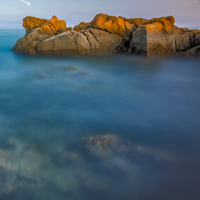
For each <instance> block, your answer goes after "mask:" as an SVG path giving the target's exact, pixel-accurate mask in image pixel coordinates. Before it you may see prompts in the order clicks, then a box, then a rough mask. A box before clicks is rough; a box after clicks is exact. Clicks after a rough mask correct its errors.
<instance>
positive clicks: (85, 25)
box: [74, 22, 91, 31]
mask: <svg viewBox="0 0 200 200" xmlns="http://www.w3.org/2000/svg"><path fill="white" fill-rule="evenodd" d="M89 28H91V23H85V22H81V23H80V24H79V25H76V26H75V27H74V30H75V31H81V30H87V29H89Z"/></svg>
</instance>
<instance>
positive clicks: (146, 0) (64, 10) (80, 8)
mask: <svg viewBox="0 0 200 200" xmlns="http://www.w3.org/2000/svg"><path fill="white" fill-rule="evenodd" d="M23 1H24V0H0V2H1V3H0V28H22V25H21V24H22V19H23V18H24V17H26V16H36V17H41V18H47V19H48V18H51V16H52V15H56V16H57V17H58V18H60V19H64V20H65V21H66V22H67V25H68V26H74V25H76V24H78V23H79V22H81V21H86V22H88V21H91V20H92V19H93V17H94V16H95V15H96V14H98V13H106V14H110V15H116V16H119V15H121V16H124V17H127V18H136V17H142V18H147V19H149V18H153V17H161V16H168V15H173V16H174V17H175V19H176V24H177V25H178V26H181V27H183V26H184V27H200V20H199V19H200V12H199V10H200V0H101V1H95V0H85V1H83V0H71V1H67V0H56V1H55V0H27V2H29V3H30V4H31V5H30V6H29V5H28V3H26V2H23ZM25 1H26V0H25Z"/></svg>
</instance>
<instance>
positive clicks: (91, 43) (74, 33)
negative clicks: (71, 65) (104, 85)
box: [13, 14, 200, 56]
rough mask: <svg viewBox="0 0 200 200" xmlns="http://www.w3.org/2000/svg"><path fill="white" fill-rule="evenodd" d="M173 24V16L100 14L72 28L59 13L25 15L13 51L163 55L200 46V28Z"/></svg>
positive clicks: (49, 53)
mask: <svg viewBox="0 0 200 200" xmlns="http://www.w3.org/2000/svg"><path fill="white" fill-rule="evenodd" d="M174 23H175V19H174V17H172V16H169V17H161V18H154V19H150V20H146V19H143V18H130V19H127V18H125V17H121V16H119V17H116V16H110V15H107V14H98V15H96V16H95V17H94V19H93V20H92V21H91V22H88V23H86V22H81V23H80V24H78V25H76V26H75V27H74V29H72V27H67V26H66V22H65V21H63V20H59V19H58V18H57V17H56V16H53V17H52V18H51V19H50V20H47V19H39V18H36V17H26V18H24V19H23V27H24V28H25V29H26V35H25V36H24V37H23V38H21V39H19V40H18V41H17V42H16V44H15V46H14V47H13V50H14V51H16V52H18V53H26V54H31V55H35V54H41V55H62V56H67V55H110V54H116V53H125V54H142V55H147V56H163V55H176V54H180V53H182V52H186V51H188V50H189V49H191V48H194V47H196V46H198V45H200V30H197V29H194V30H190V29H187V28H178V27H177V26H174ZM182 54H183V53H182ZM187 54H188V53H187ZM191 55H199V53H196V54H195V53H191Z"/></svg>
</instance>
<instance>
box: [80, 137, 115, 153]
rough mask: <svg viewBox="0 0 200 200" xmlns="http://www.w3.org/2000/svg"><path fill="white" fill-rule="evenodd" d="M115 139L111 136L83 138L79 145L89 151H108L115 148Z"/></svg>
mask: <svg viewBox="0 0 200 200" xmlns="http://www.w3.org/2000/svg"><path fill="white" fill-rule="evenodd" d="M115 142H116V137H114V136H113V135H105V136H94V137H86V138H85V137H83V138H82V139H81V143H82V145H83V147H85V148H86V149H89V150H95V151H97V152H99V151H108V150H111V149H113V148H114V147H115Z"/></svg>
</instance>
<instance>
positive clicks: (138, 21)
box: [127, 18, 147, 27]
mask: <svg viewBox="0 0 200 200" xmlns="http://www.w3.org/2000/svg"><path fill="white" fill-rule="evenodd" d="M127 21H128V22H129V23H130V24H134V25H135V26H136V27H138V26H140V25H141V24H142V23H144V22H146V21H147V20H146V19H143V18H130V19H128V20H127Z"/></svg>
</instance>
